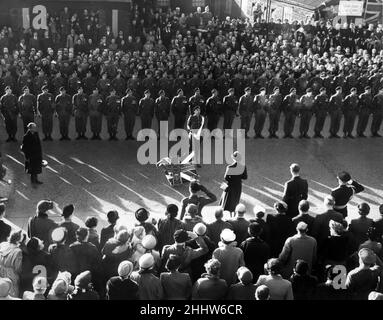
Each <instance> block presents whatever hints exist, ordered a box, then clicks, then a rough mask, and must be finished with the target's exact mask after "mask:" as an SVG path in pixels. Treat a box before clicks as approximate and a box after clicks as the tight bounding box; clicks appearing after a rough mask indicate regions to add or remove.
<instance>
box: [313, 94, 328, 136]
mask: <svg viewBox="0 0 383 320" xmlns="http://www.w3.org/2000/svg"><path fill="white" fill-rule="evenodd" d="M323 92H324V91H321V93H320V94H318V95H317V96H316V97H315V101H314V113H315V127H314V132H315V137H320V138H323V136H322V134H321V132H322V130H323V126H324V122H325V120H326V116H327V111H328V102H329V101H328V95H327V94H326V93H323Z"/></svg>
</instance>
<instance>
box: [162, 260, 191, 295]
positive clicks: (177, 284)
mask: <svg viewBox="0 0 383 320" xmlns="http://www.w3.org/2000/svg"><path fill="white" fill-rule="evenodd" d="M180 266H181V259H180V257H179V256H177V255H175V254H171V255H169V258H168V260H167V261H166V264H165V268H166V270H167V271H168V272H162V273H161V275H160V280H161V284H162V288H163V290H164V298H165V299H166V300H188V299H190V297H191V291H192V281H191V279H190V275H189V274H188V273H182V272H179V267H180Z"/></svg>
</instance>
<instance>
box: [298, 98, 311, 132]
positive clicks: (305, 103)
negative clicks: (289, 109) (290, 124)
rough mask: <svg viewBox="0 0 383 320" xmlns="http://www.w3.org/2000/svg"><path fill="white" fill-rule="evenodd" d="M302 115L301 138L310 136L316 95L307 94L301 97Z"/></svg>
mask: <svg viewBox="0 0 383 320" xmlns="http://www.w3.org/2000/svg"><path fill="white" fill-rule="evenodd" d="M300 102H301V103H300V115H301V122H300V124H299V132H300V134H301V135H300V137H301V138H308V135H307V133H308V131H309V128H310V121H311V117H312V114H313V108H314V97H313V96H312V95H309V94H305V95H303V96H302V97H301V101H300Z"/></svg>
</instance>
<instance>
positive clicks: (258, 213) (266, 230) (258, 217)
mask: <svg viewBox="0 0 383 320" xmlns="http://www.w3.org/2000/svg"><path fill="white" fill-rule="evenodd" d="M253 213H254V216H255V218H253V219H250V220H249V221H250V223H253V222H256V223H258V224H259V225H260V226H261V228H262V233H261V235H260V238H261V239H262V240H263V241H265V242H266V243H269V242H270V227H269V225H268V224H267V223H266V221H265V219H264V217H265V208H264V207H261V206H254V208H253Z"/></svg>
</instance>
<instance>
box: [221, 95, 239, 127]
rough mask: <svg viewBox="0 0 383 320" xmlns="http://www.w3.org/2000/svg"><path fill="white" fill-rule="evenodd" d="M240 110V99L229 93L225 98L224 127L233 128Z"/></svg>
mask: <svg viewBox="0 0 383 320" xmlns="http://www.w3.org/2000/svg"><path fill="white" fill-rule="evenodd" d="M237 110H238V99H237V98H236V97H235V96H234V95H230V94H228V95H227V96H225V97H224V98H223V129H224V130H225V129H231V128H232V126H233V121H234V117H235V114H236V112H237Z"/></svg>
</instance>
